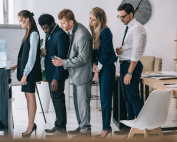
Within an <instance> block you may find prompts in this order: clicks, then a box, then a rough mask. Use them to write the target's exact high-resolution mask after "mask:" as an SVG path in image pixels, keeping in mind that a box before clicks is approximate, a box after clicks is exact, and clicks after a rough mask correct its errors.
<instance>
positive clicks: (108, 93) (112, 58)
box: [94, 27, 117, 130]
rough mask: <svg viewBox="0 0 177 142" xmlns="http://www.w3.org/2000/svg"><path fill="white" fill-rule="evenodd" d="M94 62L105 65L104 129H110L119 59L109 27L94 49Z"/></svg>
mask: <svg viewBox="0 0 177 142" xmlns="http://www.w3.org/2000/svg"><path fill="white" fill-rule="evenodd" d="M94 55H95V58H94V62H100V63H101V64H102V65H103V67H102V69H101V71H100V73H99V78H100V79H99V84H100V100H101V106H102V123H103V130H109V129H110V128H111V127H110V121H111V110H112V94H113V88H114V80H115V65H114V62H116V61H117V58H116V55H115V52H114V48H113V43H112V33H111V31H110V29H109V28H108V27H107V28H105V29H103V30H102V31H101V33H100V47H99V49H98V50H94Z"/></svg>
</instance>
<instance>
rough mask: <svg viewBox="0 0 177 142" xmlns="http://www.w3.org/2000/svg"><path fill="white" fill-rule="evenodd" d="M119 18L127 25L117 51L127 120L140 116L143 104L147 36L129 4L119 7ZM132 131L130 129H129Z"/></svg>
mask: <svg viewBox="0 0 177 142" xmlns="http://www.w3.org/2000/svg"><path fill="white" fill-rule="evenodd" d="M118 12H119V15H118V18H119V19H120V20H121V21H122V22H123V23H124V25H126V30H125V33H124V37H123V40H122V47H119V48H117V49H116V52H117V54H118V56H119V62H120V81H121V87H122V92H123V97H124V99H125V101H126V109H127V120H131V119H135V117H137V116H138V114H139V112H140V110H141V108H142V107H143V102H142V101H141V100H140V95H139V80H140V77H141V73H142V70H143V65H142V63H141V61H140V60H141V57H142V56H143V54H144V51H145V46H146V41H147V35H146V30H145V28H144V27H143V26H142V24H141V23H139V22H138V21H136V19H135V18H134V12H135V11H134V8H133V6H132V5H131V4H129V3H124V4H122V5H120V6H119V7H118ZM128 129H130V128H128Z"/></svg>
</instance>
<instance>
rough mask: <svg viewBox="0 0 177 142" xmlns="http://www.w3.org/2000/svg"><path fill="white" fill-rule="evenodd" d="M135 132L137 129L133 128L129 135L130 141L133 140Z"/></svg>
mask: <svg viewBox="0 0 177 142" xmlns="http://www.w3.org/2000/svg"><path fill="white" fill-rule="evenodd" d="M134 131H135V128H133V127H132V128H131V129H130V132H129V134H128V139H130V138H133V135H134Z"/></svg>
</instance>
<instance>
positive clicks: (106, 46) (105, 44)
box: [98, 28, 112, 65]
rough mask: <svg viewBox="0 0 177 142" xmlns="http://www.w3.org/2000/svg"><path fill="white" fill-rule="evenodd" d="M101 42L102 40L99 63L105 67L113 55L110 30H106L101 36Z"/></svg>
mask: <svg viewBox="0 0 177 142" xmlns="http://www.w3.org/2000/svg"><path fill="white" fill-rule="evenodd" d="M100 40H101V45H100V49H99V50H101V52H99V54H100V56H99V58H98V61H99V62H100V63H101V64H102V65H104V64H105V63H106V62H107V60H108V58H109V56H110V53H111V47H112V46H111V42H112V34H111V32H110V31H109V30H108V28H106V29H104V30H103V31H102V32H101V34H100Z"/></svg>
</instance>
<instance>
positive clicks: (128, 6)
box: [117, 3, 135, 15]
mask: <svg viewBox="0 0 177 142" xmlns="http://www.w3.org/2000/svg"><path fill="white" fill-rule="evenodd" d="M117 10H118V11H121V10H125V12H126V13H128V14H130V13H131V12H132V13H133V15H134V13H135V10H134V8H133V6H132V5H131V4H130V3H124V4H121V5H119V7H118V8H117Z"/></svg>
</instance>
